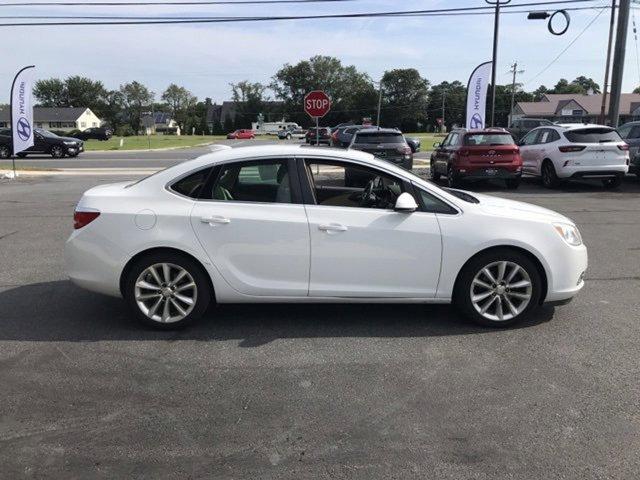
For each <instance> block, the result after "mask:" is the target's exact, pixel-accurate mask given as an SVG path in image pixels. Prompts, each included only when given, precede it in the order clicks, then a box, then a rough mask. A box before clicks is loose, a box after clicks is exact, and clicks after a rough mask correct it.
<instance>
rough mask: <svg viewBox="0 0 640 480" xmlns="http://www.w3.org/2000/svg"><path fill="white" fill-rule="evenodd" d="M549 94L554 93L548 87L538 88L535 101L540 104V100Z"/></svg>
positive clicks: (534, 95)
mask: <svg viewBox="0 0 640 480" xmlns="http://www.w3.org/2000/svg"><path fill="white" fill-rule="evenodd" d="M547 93H552V92H551V91H550V90H549V89H548V88H547V87H545V86H544V85H540V86H539V87H538V88H536V89H535V90H534V91H533V94H532V95H533V101H535V102H539V101H540V100H542V97H543V96H544V95H545V94H547Z"/></svg>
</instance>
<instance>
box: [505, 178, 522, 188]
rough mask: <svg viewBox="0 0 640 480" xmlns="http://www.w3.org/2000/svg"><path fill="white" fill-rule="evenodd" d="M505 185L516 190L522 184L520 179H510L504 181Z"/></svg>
mask: <svg viewBox="0 0 640 480" xmlns="http://www.w3.org/2000/svg"><path fill="white" fill-rule="evenodd" d="M504 183H505V185H506V186H507V188H508V189H509V190H515V189H517V188H518V187H519V186H520V179H515V178H512V179H509V180H505V181H504Z"/></svg>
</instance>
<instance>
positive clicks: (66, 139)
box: [58, 137, 82, 143]
mask: <svg viewBox="0 0 640 480" xmlns="http://www.w3.org/2000/svg"><path fill="white" fill-rule="evenodd" d="M58 138H60V140H62V141H64V142H78V143H82V140H80V139H79V138H73V137H58Z"/></svg>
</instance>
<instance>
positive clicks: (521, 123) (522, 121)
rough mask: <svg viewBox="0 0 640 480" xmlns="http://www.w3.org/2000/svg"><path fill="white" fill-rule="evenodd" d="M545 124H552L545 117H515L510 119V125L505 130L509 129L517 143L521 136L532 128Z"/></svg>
mask: <svg viewBox="0 0 640 480" xmlns="http://www.w3.org/2000/svg"><path fill="white" fill-rule="evenodd" d="M547 125H553V122H551V121H549V120H547V119H545V118H517V119H514V120H512V121H511V125H509V128H508V129H507V130H509V133H510V134H511V136H512V137H513V139H514V140H515V141H516V143H518V142H519V141H520V140H521V139H522V137H524V136H525V135H526V134H527V133H529V132H530V131H531V130H533V129H534V128H538V127H543V126H547Z"/></svg>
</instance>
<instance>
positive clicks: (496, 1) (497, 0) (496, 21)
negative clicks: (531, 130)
mask: <svg viewBox="0 0 640 480" xmlns="http://www.w3.org/2000/svg"><path fill="white" fill-rule="evenodd" d="M484 1H485V2H487V3H488V4H489V5H495V7H496V8H495V14H494V17H493V56H492V60H491V126H492V127H495V114H496V63H497V60H498V31H499V27H500V5H501V4H502V5H506V4H507V3H509V2H511V0H484ZM501 2H502V3H501Z"/></svg>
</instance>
